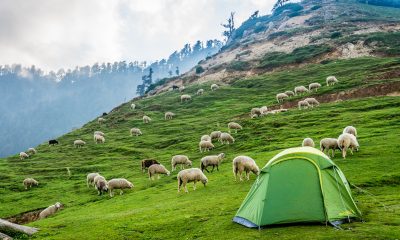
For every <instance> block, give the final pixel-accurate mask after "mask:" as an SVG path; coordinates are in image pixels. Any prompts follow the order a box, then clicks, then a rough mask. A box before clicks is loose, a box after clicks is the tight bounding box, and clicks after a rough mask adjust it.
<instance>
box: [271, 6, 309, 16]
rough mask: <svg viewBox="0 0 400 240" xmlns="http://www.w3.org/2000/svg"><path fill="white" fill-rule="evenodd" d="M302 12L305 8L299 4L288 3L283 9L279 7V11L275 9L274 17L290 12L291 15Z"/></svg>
mask: <svg viewBox="0 0 400 240" xmlns="http://www.w3.org/2000/svg"><path fill="white" fill-rule="evenodd" d="M301 10H303V6H302V5H300V4H298V3H288V4H285V5H283V6H282V7H278V8H277V9H275V11H274V14H273V15H274V16H278V15H280V14H281V13H283V12H284V11H289V12H290V13H294V12H300V11H301Z"/></svg>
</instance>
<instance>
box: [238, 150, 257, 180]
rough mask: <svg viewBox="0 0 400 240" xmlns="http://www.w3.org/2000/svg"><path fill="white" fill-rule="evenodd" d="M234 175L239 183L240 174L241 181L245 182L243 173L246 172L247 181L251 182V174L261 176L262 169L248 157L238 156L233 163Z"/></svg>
mask: <svg viewBox="0 0 400 240" xmlns="http://www.w3.org/2000/svg"><path fill="white" fill-rule="evenodd" d="M232 165H233V174H234V176H235V181H237V175H238V174H239V180H240V181H243V179H242V173H243V172H246V178H247V181H248V180H250V172H253V173H254V174H256V175H257V176H258V175H259V174H260V169H259V168H258V166H257V164H256V162H255V161H254V160H253V159H252V158H251V157H248V156H237V157H235V158H234V159H233V161H232Z"/></svg>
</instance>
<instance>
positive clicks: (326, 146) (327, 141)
mask: <svg viewBox="0 0 400 240" xmlns="http://www.w3.org/2000/svg"><path fill="white" fill-rule="evenodd" d="M319 147H320V149H321V152H324V153H325V151H326V153H327V154H328V156H329V155H330V154H329V150H332V157H335V150H336V149H338V148H339V146H338V141H337V139H336V138H324V139H322V140H321V141H320V142H319Z"/></svg>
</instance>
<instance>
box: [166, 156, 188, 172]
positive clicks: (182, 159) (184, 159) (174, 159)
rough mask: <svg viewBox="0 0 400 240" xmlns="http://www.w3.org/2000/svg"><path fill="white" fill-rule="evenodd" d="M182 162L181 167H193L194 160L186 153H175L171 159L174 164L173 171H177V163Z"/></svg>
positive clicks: (172, 164)
mask: <svg viewBox="0 0 400 240" xmlns="http://www.w3.org/2000/svg"><path fill="white" fill-rule="evenodd" d="M178 164H180V165H181V169H182V168H183V169H184V168H185V166H184V165H186V166H188V167H191V166H192V161H190V160H189V158H188V157H187V156H186V155H175V156H173V157H172V159H171V166H172V170H171V171H172V172H173V171H175V168H176V165H178Z"/></svg>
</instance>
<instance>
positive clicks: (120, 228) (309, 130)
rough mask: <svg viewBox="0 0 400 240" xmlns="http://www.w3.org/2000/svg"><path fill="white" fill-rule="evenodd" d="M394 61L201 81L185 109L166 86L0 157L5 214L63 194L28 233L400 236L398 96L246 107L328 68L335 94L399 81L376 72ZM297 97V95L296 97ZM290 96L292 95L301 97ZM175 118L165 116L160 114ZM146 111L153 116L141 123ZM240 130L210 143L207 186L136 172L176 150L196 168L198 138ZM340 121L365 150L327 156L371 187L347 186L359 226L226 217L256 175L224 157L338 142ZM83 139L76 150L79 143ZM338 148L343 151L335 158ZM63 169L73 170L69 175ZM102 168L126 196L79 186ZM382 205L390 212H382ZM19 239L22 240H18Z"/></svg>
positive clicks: (258, 156) (263, 157)
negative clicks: (280, 109) (267, 111)
mask: <svg viewBox="0 0 400 240" xmlns="http://www.w3.org/2000/svg"><path fill="white" fill-rule="evenodd" d="M399 66H400V60H399V59H398V58H397V59H396V58H385V59H379V58H362V59H353V60H342V61H336V62H331V63H328V64H325V65H320V64H317V65H308V66H306V67H304V68H299V69H294V70H290V71H281V72H276V73H271V74H266V75H263V76H260V77H256V78H253V79H247V80H238V81H236V82H235V83H234V84H233V85H231V86H224V87H221V88H220V89H218V90H217V91H214V92H211V91H207V92H206V93H205V94H204V95H203V96H196V95H195V92H196V91H197V89H198V88H200V87H202V88H204V89H209V85H210V84H203V85H192V86H189V87H188V88H187V89H186V90H185V93H188V94H191V95H192V96H193V100H192V101H191V102H187V103H184V104H181V103H180V101H179V93H177V92H167V93H163V94H160V95H157V96H154V97H150V98H145V99H142V100H140V101H137V102H136V104H137V109H136V110H135V111H132V110H131V109H130V106H129V105H130V103H127V104H124V105H121V106H120V107H118V108H116V109H115V110H114V111H112V112H111V113H110V114H109V115H108V116H107V123H106V124H104V125H99V124H98V123H97V122H96V121H95V120H94V121H92V122H89V123H88V124H86V125H85V126H83V127H82V128H81V129H78V130H75V131H73V132H71V133H68V134H66V135H64V136H61V137H60V138H59V139H58V140H59V141H60V143H61V144H60V145H59V146H54V147H49V146H47V144H42V145H40V146H38V147H37V150H38V154H37V155H35V156H33V157H32V158H30V159H26V160H19V159H18V157H17V156H12V157H9V158H6V159H1V160H0V206H1V207H0V217H2V218H5V217H8V216H12V215H15V214H18V213H21V212H26V211H30V210H34V209H38V208H44V207H47V206H48V205H50V204H54V203H55V202H57V201H60V202H62V203H64V204H65V209H64V210H62V211H60V212H59V213H57V214H56V215H55V216H53V217H50V218H48V219H45V220H40V221H36V222H32V223H30V224H29V225H30V226H35V227H39V228H40V231H39V232H38V233H37V234H36V235H35V236H34V237H33V238H34V239H298V238H301V239H333V238H335V239H344V238H346V239H396V238H399V237H400V228H399V226H400V213H399V209H400V192H399V184H400V181H399V178H400V159H399V156H400V148H399V142H398V141H399V135H400V130H399V129H400V98H399V97H370V98H364V99H353V100H349V101H344V102H340V103H329V104H322V105H321V106H320V107H319V108H316V109H313V110H309V111H299V110H297V109H292V110H290V111H289V112H286V113H282V114H278V115H274V116H270V115H269V116H266V117H264V118H258V119H249V117H248V113H249V111H250V109H251V108H252V107H255V106H262V105H268V106H271V105H273V104H275V94H276V93H277V92H281V91H283V90H288V89H293V88H294V87H295V86H297V85H305V84H308V83H310V82H315V81H317V82H320V83H324V81H325V78H326V76H328V75H335V76H336V77H337V78H338V79H339V81H340V83H339V84H337V85H335V86H334V87H326V86H325V84H323V87H322V88H321V89H320V90H321V91H319V92H318V94H328V93H333V92H339V91H343V90H347V89H352V88H356V87H359V86H367V85H373V84H381V83H385V82H390V81H400V79H399V78H391V79H382V78H380V77H379V76H381V75H382V74H384V73H386V72H390V71H392V70H393V69H396V68H398V67H399ZM296 99H297V98H296ZM296 99H295V100H296ZM166 111H172V112H174V113H176V118H175V119H173V120H171V121H165V120H163V118H164V112H166ZM144 114H146V115H149V116H150V117H151V118H152V119H153V122H152V123H151V124H149V125H144V124H143V123H142V120H141V117H142V116H143V115H144ZM232 120H234V121H236V122H239V123H240V124H241V125H242V126H243V127H244V129H243V130H242V131H240V132H239V133H237V134H234V137H235V138H236V142H235V143H234V144H233V145H229V146H227V145H224V146H221V145H220V144H216V148H215V149H214V150H212V151H211V152H210V154H217V153H220V152H224V153H225V154H226V159H225V161H224V162H223V163H222V165H221V167H220V171H219V172H214V173H209V174H206V175H207V177H208V178H209V184H208V185H207V187H205V188H204V187H203V186H200V184H199V186H198V188H197V190H196V191H193V190H192V186H191V185H190V186H189V194H184V193H180V194H178V193H177V183H176V174H177V171H176V172H173V173H172V174H171V176H169V177H162V178H161V179H160V180H157V181H154V182H150V181H149V180H148V178H147V175H146V174H142V173H141V171H140V160H141V159H144V158H156V159H157V160H159V161H160V162H161V163H163V164H164V165H165V166H167V167H168V168H170V159H171V157H172V155H175V154H187V155H188V156H189V157H190V158H191V159H192V160H193V163H194V167H198V166H199V165H200V163H199V161H200V158H201V157H202V156H204V155H206V154H201V153H199V151H198V141H199V139H200V136H201V135H203V134H207V133H210V132H211V131H213V130H217V129H220V130H227V129H226V125H227V123H228V122H230V121H232ZM347 125H354V126H356V127H357V129H358V132H359V142H360V145H361V147H360V151H359V152H357V153H355V154H354V155H353V156H351V155H350V156H349V157H348V158H347V159H346V160H343V159H342V158H340V157H336V158H334V161H335V163H336V164H337V165H338V166H339V167H340V168H341V169H342V171H343V172H344V174H345V175H346V177H347V179H348V180H349V181H350V183H352V184H355V185H357V186H360V187H362V188H363V189H365V190H367V191H368V192H370V193H372V194H374V197H371V196H370V195H368V194H365V193H363V192H360V191H358V190H357V189H353V195H354V197H355V199H356V201H357V204H358V206H359V207H360V209H361V211H362V213H363V217H364V220H365V222H355V223H351V224H344V225H343V226H342V227H343V228H344V230H336V229H334V228H332V227H329V226H325V225H323V224H318V223H316V224H307V225H304V224H297V225H290V226H276V227H269V228H266V229H263V230H261V231H258V230H254V229H248V228H245V227H243V226H240V225H238V224H235V223H233V222H232V218H233V216H234V215H235V212H236V211H237V209H238V207H239V206H240V204H241V202H242V200H243V199H244V197H245V196H246V194H247V192H248V191H249V189H250V187H251V185H252V182H253V181H254V179H255V176H254V175H251V181H249V182H235V181H234V180H233V174H232V166H231V161H232V159H233V158H234V157H235V156H237V155H249V156H251V157H253V158H254V159H255V160H256V162H257V163H258V165H259V166H260V167H262V166H264V165H265V164H266V163H267V162H268V160H269V159H271V158H272V157H273V156H274V155H275V154H277V153H279V152H280V151H281V150H283V149H286V148H289V147H295V146H299V145H300V144H301V142H302V140H303V138H305V137H311V138H313V139H314V140H315V141H316V142H318V141H319V140H320V139H321V138H324V137H337V136H338V135H339V134H340V133H341V131H342V129H343V128H344V127H345V126H347ZM132 127H139V128H141V130H142V132H143V136H140V137H131V136H129V129H130V128H132ZM95 130H101V131H103V132H105V133H106V143H105V144H98V145H96V144H94V143H93V140H92V134H93V132H94V131H95ZM78 138H80V139H83V140H85V141H86V142H87V145H86V146H85V147H84V148H81V149H75V148H74V147H73V145H72V143H73V141H74V140H75V139H78ZM337 155H339V154H337ZM66 167H70V169H71V172H72V177H71V178H68V176H67V171H66V169H65V168H66ZM96 171H98V172H100V173H101V174H102V175H104V176H105V177H106V178H107V179H111V178H116V177H125V178H127V179H129V180H131V181H132V182H133V184H134V185H135V187H134V189H133V190H128V191H126V192H125V194H124V195H122V196H120V195H117V194H116V196H115V197H114V198H110V197H109V196H102V197H99V196H97V195H96V194H97V193H96V191H95V190H94V189H92V188H90V189H89V188H87V187H86V184H85V179H86V174H87V173H89V172H96ZM25 177H34V178H35V179H37V180H38V181H39V182H40V185H39V187H37V188H34V189H32V190H30V191H25V190H24V189H23V187H22V180H23V179H24V178H25ZM382 204H384V205H385V206H387V210H385V209H384V208H383V207H382ZM25 237H26V236H21V235H17V238H25Z"/></svg>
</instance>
